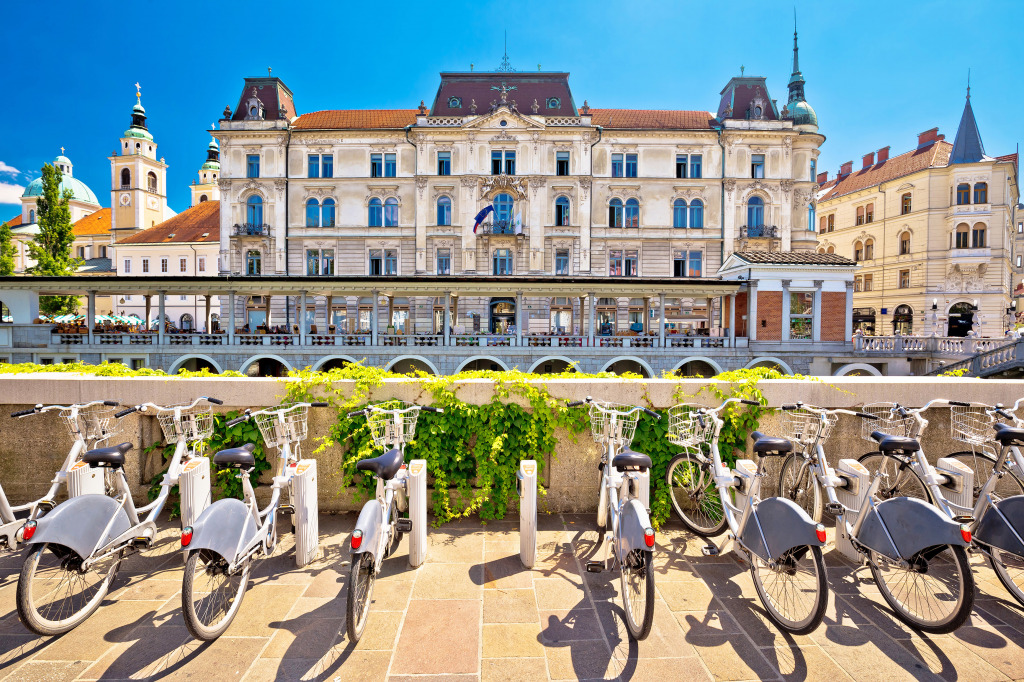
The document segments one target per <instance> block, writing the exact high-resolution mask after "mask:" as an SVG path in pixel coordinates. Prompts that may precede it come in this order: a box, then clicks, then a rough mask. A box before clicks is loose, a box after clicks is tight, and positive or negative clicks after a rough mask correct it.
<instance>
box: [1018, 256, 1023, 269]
mask: <svg viewBox="0 0 1024 682" xmlns="http://www.w3.org/2000/svg"><path fill="white" fill-rule="evenodd" d="M1022 259H1024V256H1017V267H1018V268H1019V267H1020V266H1021V260H1022Z"/></svg>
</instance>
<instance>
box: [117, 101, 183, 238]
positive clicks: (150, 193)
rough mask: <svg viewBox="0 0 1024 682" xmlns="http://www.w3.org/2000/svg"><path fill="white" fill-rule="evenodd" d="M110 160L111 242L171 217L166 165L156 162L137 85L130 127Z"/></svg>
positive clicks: (161, 160) (160, 161)
mask: <svg viewBox="0 0 1024 682" xmlns="http://www.w3.org/2000/svg"><path fill="white" fill-rule="evenodd" d="M109 158H110V205H111V209H112V210H111V226H110V236H111V240H112V241H114V242H116V241H117V240H118V239H122V238H123V237H127V236H128V235H130V234H134V233H135V232H138V231H140V230H145V229H147V228H150V227H153V226H154V225H158V224H159V223H162V222H163V221H164V220H165V219H167V218H168V217H170V215H172V214H171V213H170V212H169V211H168V210H167V164H165V163H164V162H163V159H159V160H158V159H157V156H156V142H155V141H154V140H153V135H152V134H151V133H150V132H149V130H148V129H147V128H146V110H145V109H144V108H143V107H142V93H141V91H140V86H139V84H138V83H136V84H135V106H134V107H132V124H131V126H130V127H129V128H128V130H126V131H124V134H123V135H122V136H121V142H120V146H119V148H118V149H117V150H116V151H115V152H114V153H113V155H111V156H110V157H109Z"/></svg>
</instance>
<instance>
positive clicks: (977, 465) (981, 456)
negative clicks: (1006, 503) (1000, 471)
mask: <svg viewBox="0 0 1024 682" xmlns="http://www.w3.org/2000/svg"><path fill="white" fill-rule="evenodd" d="M946 456H947V457H949V458H951V459H955V460H957V461H958V462H961V463H962V464H965V465H967V466H968V467H970V468H971V470H972V471H974V497H973V499H974V500H975V501H977V499H978V494H979V493H980V492H981V489H982V488H983V487H984V486H985V483H987V482H988V479H989V478H991V476H992V468H993V467H995V465H996V458H995V457H993V456H992V455H990V454H989V453H987V452H967V451H964V452H954V453H953V454H952V455H946ZM1017 473H1018V472H1013V473H1010V474H1007V475H1005V476H1003V477H1002V478H1000V479H999V480H998V481H997V482H996V486H995V488H993V490H992V492H993V493H995V494H996V495H997V496H998V497H1000V498H1002V499H1004V500H1005V499H1006V498H1007V497H1013V496H1014V495H1024V483H1021V482H1020V479H1019V478H1017Z"/></svg>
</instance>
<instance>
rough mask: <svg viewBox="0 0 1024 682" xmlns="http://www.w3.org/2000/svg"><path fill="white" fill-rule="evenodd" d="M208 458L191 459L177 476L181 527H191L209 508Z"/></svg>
mask: <svg viewBox="0 0 1024 682" xmlns="http://www.w3.org/2000/svg"><path fill="white" fill-rule="evenodd" d="M210 482H211V475H210V458H209V457H193V458H192V459H190V460H189V461H188V463H187V464H186V465H185V467H184V468H183V469H182V470H181V474H180V475H179V476H178V490H179V491H180V497H181V525H182V527H184V526H191V525H193V524H194V523H195V522H196V519H198V518H199V515H200V514H202V513H203V511H204V510H205V509H206V508H207V507H209V506H210V501H211V497H210Z"/></svg>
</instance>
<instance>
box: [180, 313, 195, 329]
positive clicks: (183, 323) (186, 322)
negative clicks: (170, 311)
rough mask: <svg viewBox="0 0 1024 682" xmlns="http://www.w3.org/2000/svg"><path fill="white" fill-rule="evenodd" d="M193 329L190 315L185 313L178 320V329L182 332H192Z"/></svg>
mask: <svg viewBox="0 0 1024 682" xmlns="http://www.w3.org/2000/svg"><path fill="white" fill-rule="evenodd" d="M193 328H194V325H193V321H192V316H191V315H190V314H188V313H185V314H184V315H182V316H181V317H180V318H179V319H178V329H181V330H182V331H192V329H193Z"/></svg>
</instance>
